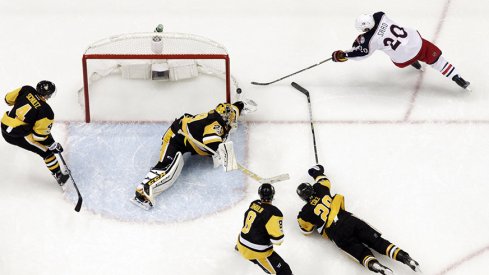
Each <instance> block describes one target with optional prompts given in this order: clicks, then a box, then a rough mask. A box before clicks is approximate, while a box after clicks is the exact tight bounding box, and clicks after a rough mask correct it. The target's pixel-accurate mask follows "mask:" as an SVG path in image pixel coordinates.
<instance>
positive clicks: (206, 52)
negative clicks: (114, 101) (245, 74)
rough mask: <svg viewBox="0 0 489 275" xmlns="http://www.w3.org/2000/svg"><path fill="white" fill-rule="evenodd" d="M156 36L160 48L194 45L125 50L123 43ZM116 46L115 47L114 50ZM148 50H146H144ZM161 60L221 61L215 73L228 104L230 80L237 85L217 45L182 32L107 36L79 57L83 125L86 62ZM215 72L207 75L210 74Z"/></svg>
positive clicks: (88, 118) (87, 97) (87, 102)
mask: <svg viewBox="0 0 489 275" xmlns="http://www.w3.org/2000/svg"><path fill="white" fill-rule="evenodd" d="M155 36H159V37H160V38H161V39H162V41H163V45H165V43H166V42H165V41H174V42H175V43H177V44H178V43H179V42H178V41H183V42H182V43H190V44H191V45H195V48H193V49H192V48H191V49H186V48H182V49H179V48H173V49H167V48H165V47H164V46H163V48H162V53H154V52H150V51H149V50H148V51H146V52H145V51H142V52H141V53H134V52H132V53H131V52H130V51H131V49H127V48H126V49H125V48H124V47H125V43H128V44H130V43H131V42H134V41H139V40H141V39H143V40H144V42H145V43H147V42H149V43H150V41H148V40H147V39H150V38H153V37H155ZM114 45H118V46H119V47H114ZM146 48H147V49H150V47H146ZM131 59H133V60H163V59H194V60H222V61H223V62H224V71H223V72H218V73H221V74H223V75H224V80H225V87H226V102H228V103H229V102H230V101H231V81H233V83H234V84H235V86H237V83H236V80H235V79H234V78H233V77H232V76H231V73H230V58H229V55H228V53H227V50H226V48H225V47H224V46H222V45H221V44H219V43H217V42H215V41H213V40H210V39H208V38H205V37H202V36H198V35H194V34H185V33H129V34H120V35H115V36H111V37H108V38H105V39H102V40H99V41H97V42H95V43H93V44H91V45H90V46H89V47H88V48H87V49H86V50H85V52H84V54H83V57H82V70H83V96H84V106H85V122H86V123H89V122H90V121H91V116H90V95H89V86H90V82H89V79H90V76H89V73H88V60H131ZM210 71H212V69H211V70H210ZM214 73H215V72H213V73H211V74H214Z"/></svg>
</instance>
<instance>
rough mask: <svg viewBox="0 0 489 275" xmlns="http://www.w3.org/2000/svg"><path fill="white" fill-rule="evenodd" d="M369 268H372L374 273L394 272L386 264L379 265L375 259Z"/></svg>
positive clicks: (386, 274)
mask: <svg viewBox="0 0 489 275" xmlns="http://www.w3.org/2000/svg"><path fill="white" fill-rule="evenodd" d="M370 270H372V271H373V272H375V273H380V274H382V275H393V274H394V272H392V270H391V269H390V268H388V267H386V266H383V265H381V264H380V263H379V262H378V261H375V262H373V263H372V265H371V266H370Z"/></svg>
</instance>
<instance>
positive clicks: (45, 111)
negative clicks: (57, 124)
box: [2, 86, 54, 145]
mask: <svg viewBox="0 0 489 275" xmlns="http://www.w3.org/2000/svg"><path fill="white" fill-rule="evenodd" d="M5 102H6V103H7V105H9V106H13V107H12V109H11V110H10V111H9V112H6V113H5V114H4V115H3V117H2V132H4V133H5V134H7V135H10V136H13V137H26V138H29V139H33V140H34V141H36V142H39V143H41V144H44V145H50V144H52V143H53V142H54V140H53V138H52V137H51V127H52V125H53V120H54V113H53V110H52V109H51V107H50V106H49V105H48V104H47V103H46V101H45V99H44V98H42V97H40V96H38V95H37V94H36V90H35V89H34V88H33V87H31V86H23V87H21V88H18V89H15V90H13V91H11V92H9V93H8V94H7V95H6V96H5Z"/></svg>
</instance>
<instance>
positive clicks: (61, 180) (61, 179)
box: [53, 171, 70, 191]
mask: <svg viewBox="0 0 489 275" xmlns="http://www.w3.org/2000/svg"><path fill="white" fill-rule="evenodd" d="M53 176H54V178H55V179H56V181H57V182H58V184H59V186H61V188H62V189H63V191H64V190H65V188H66V187H65V183H66V182H67V181H68V179H69V178H70V175H69V174H63V173H62V172H61V171H58V172H56V173H54V174H53Z"/></svg>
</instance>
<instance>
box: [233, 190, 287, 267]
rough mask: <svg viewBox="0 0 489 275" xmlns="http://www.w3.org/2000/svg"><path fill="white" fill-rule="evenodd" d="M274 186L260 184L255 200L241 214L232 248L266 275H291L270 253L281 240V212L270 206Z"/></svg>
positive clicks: (275, 256)
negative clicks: (237, 232)
mask: <svg viewBox="0 0 489 275" xmlns="http://www.w3.org/2000/svg"><path fill="white" fill-rule="evenodd" d="M274 194H275V189H274V187H273V186H272V185H271V184H269V183H264V184H262V185H261V186H260V188H259V189H258V195H259V196H260V199H259V200H255V201H253V202H252V203H251V204H250V207H249V208H248V210H247V211H246V212H245V214H244V221H243V228H242V229H241V233H240V234H239V237H238V243H237V245H236V249H237V250H238V251H239V253H240V254H241V256H243V257H244V258H245V259H247V260H249V261H251V262H253V263H255V264H257V265H258V266H260V267H261V268H262V269H263V271H265V272H266V273H267V274H279V275H291V274H292V271H291V270H290V267H289V265H288V264H287V263H286V262H285V261H284V260H283V259H282V257H280V255H278V254H277V253H276V252H275V251H273V246H274V245H280V244H281V243H282V241H283V239H284V233H283V230H282V219H283V215H282V212H281V211H280V210H279V209H278V208H277V207H276V206H274V205H272V200H273V196H274Z"/></svg>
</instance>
